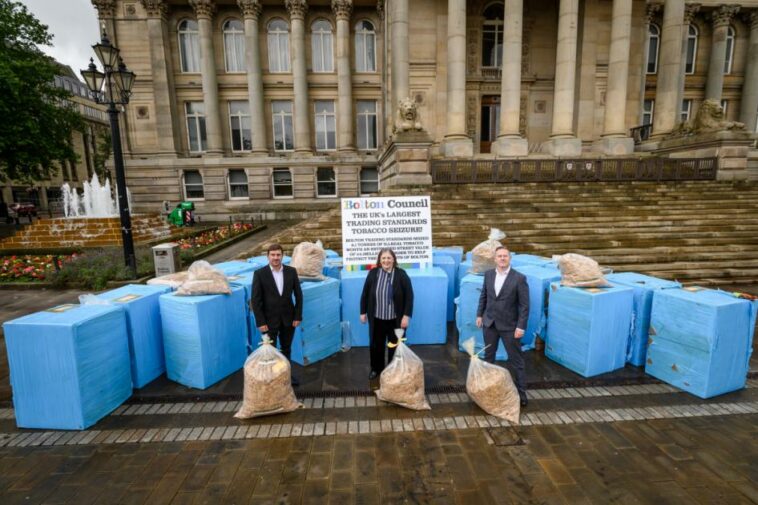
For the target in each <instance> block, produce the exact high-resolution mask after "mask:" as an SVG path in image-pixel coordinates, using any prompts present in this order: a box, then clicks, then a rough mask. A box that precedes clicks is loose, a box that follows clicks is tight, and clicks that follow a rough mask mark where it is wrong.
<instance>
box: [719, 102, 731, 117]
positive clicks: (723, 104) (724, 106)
mask: <svg viewBox="0 0 758 505" xmlns="http://www.w3.org/2000/svg"><path fill="white" fill-rule="evenodd" d="M719 105H721V110H723V111H724V119H726V114H727V111H728V110H729V100H727V99H726V98H722V99H721V100H720V101H719Z"/></svg>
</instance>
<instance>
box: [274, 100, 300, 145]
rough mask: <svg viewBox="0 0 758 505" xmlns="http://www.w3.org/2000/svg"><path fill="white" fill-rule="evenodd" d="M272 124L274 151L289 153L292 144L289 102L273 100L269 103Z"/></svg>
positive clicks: (290, 104)
mask: <svg viewBox="0 0 758 505" xmlns="http://www.w3.org/2000/svg"><path fill="white" fill-rule="evenodd" d="M271 110H272V114H273V120H272V122H273V124H274V150H275V151H291V150H292V149H293V148H294V144H293V142H292V137H293V133H292V102H290V101H289V100H274V101H273V102H271Z"/></svg>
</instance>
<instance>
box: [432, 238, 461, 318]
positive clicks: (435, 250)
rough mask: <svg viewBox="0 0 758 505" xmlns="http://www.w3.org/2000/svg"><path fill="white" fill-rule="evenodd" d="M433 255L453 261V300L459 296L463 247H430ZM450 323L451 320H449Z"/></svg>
mask: <svg viewBox="0 0 758 505" xmlns="http://www.w3.org/2000/svg"><path fill="white" fill-rule="evenodd" d="M432 254H433V255H442V256H449V257H450V258H452V259H453V261H455V278H454V279H453V291H454V292H453V298H455V297H456V296H458V295H459V294H460V291H459V290H460V283H459V282H458V280H459V276H458V270H459V269H460V267H461V263H462V262H463V247H461V246H450V247H432ZM469 268H470V267H469ZM451 321H452V319H451Z"/></svg>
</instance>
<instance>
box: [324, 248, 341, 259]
mask: <svg viewBox="0 0 758 505" xmlns="http://www.w3.org/2000/svg"><path fill="white" fill-rule="evenodd" d="M324 252H325V253H326V257H327V258H339V257H340V253H338V252H337V251H335V250H334V249H325V250H324Z"/></svg>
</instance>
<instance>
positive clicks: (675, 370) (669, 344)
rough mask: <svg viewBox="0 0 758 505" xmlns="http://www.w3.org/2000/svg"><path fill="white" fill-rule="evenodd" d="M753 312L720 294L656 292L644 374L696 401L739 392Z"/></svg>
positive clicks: (753, 305) (745, 303)
mask: <svg viewBox="0 0 758 505" xmlns="http://www.w3.org/2000/svg"><path fill="white" fill-rule="evenodd" d="M756 308H758V305H757V304H756V303H751V302H749V301H747V300H741V299H738V298H735V297H734V296H732V295H731V294H729V293H725V292H723V291H714V290H710V289H702V288H681V289H666V290H662V291H656V292H655V294H654V295H653V307H652V310H651V313H650V340H649V342H650V344H649V346H648V349H647V360H646V363H645V372H647V373H649V374H650V375H652V376H653V377H656V378H658V379H660V380H662V381H663V382H666V383H668V384H671V385H672V386H675V387H678V388H680V389H683V390H684V391H687V392H688V393H692V394H694V395H696V396H699V397H700V398H711V397H713V396H717V395H720V394H723V393H728V392H730V391H735V390H737V389H742V388H743V387H745V381H746V378H747V372H748V368H749V365H748V363H749V361H750V354H751V352H752V348H753V346H752V342H753V331H754V329H755V319H756Z"/></svg>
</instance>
